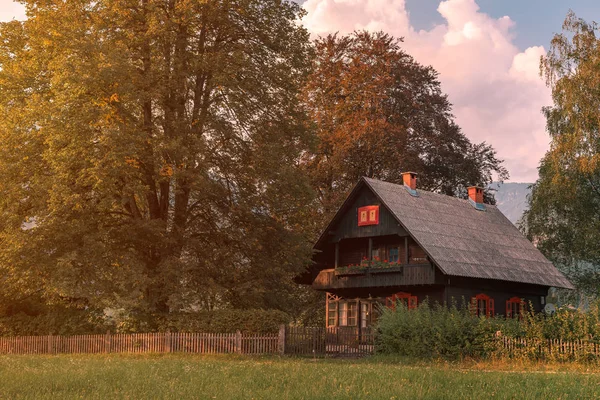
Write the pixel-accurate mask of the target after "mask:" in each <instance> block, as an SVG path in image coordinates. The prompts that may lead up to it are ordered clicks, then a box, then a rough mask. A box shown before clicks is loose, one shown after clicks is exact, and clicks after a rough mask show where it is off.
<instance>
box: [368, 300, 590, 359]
mask: <svg viewBox="0 0 600 400" xmlns="http://www.w3.org/2000/svg"><path fill="white" fill-rule="evenodd" d="M599 315H600V312H599V308H598V307H597V306H594V307H592V308H591V309H590V310H589V311H587V312H581V311H578V310H570V309H560V310H558V311H557V313H556V314H555V315H554V316H552V317H548V316H546V315H545V314H542V313H537V314H535V313H527V314H525V315H524V316H523V318H522V319H521V320H517V319H505V318H504V317H503V316H499V317H496V318H483V317H477V316H474V315H472V314H471V313H470V312H469V310H468V307H465V305H464V304H463V305H462V307H457V306H456V304H453V305H452V306H450V307H444V306H440V305H437V304H436V305H434V306H430V305H429V304H428V303H427V302H423V303H421V304H420V305H419V306H418V307H417V308H416V309H414V310H408V309H407V307H406V306H405V305H403V304H401V303H399V304H397V306H396V308H395V310H391V309H388V308H382V309H381V317H380V319H379V322H378V325H377V329H378V336H377V349H378V351H379V352H382V353H390V354H398V355H403V356H409V357H416V358H448V359H459V358H464V357H486V356H496V357H513V358H515V357H516V358H523V357H524V358H529V359H542V358H544V359H553V360H556V361H566V360H592V359H596V358H597V356H596V354H595V351H596V350H595V349H596V347H595V346H594V345H595V344H600V318H599ZM502 337H508V338H509V339H524V340H523V341H518V342H516V343H517V344H516V345H514V346H513V348H511V350H510V351H507V350H506V349H504V348H503V344H502V340H501V338H502ZM549 340H561V341H565V342H568V341H571V342H575V341H576V342H578V343H577V346H574V347H573V348H568V350H567V351H565V350H564V348H563V349H558V350H557V348H553V347H552V346H554V345H553V344H552V343H551V342H549ZM582 342H584V344H583V345H582V344H581V343H582ZM586 344H589V345H586ZM580 349H581V351H580ZM586 349H587V350H586Z"/></svg>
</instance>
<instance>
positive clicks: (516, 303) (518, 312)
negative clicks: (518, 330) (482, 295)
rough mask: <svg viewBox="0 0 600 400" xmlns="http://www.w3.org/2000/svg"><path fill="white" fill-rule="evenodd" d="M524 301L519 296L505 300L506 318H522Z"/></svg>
mask: <svg viewBox="0 0 600 400" xmlns="http://www.w3.org/2000/svg"><path fill="white" fill-rule="evenodd" d="M524 309H525V301H524V300H523V299H521V298H519V297H511V298H510V299H508V300H506V318H519V319H521V318H523V311H524Z"/></svg>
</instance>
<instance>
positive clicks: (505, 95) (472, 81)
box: [304, 0, 551, 182]
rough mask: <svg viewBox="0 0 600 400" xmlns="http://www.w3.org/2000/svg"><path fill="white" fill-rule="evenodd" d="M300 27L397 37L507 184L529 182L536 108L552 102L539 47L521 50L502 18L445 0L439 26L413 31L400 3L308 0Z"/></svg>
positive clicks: (535, 148)
mask: <svg viewBox="0 0 600 400" xmlns="http://www.w3.org/2000/svg"><path fill="white" fill-rule="evenodd" d="M304 8H305V9H306V10H307V11H308V14H307V15H306V17H305V18H304V24H305V26H306V27H307V29H309V31H311V32H312V33H313V34H317V35H318V34H326V33H329V32H340V33H349V32H352V31H353V30H355V29H368V30H372V31H374V30H383V31H386V32H388V33H391V34H393V35H395V36H404V38H405V39H404V48H405V49H406V51H407V52H408V53H409V54H411V55H413V56H414V57H415V59H416V60H417V61H419V62H420V63H422V64H425V65H432V66H433V67H434V68H435V69H436V70H437V71H438V72H439V73H440V80H441V82H442V89H443V90H444V91H445V92H446V93H448V96H449V98H450V101H451V102H452V103H453V105H454V114H455V115H456V121H457V123H458V124H459V125H460V126H461V127H462V129H463V131H464V132H465V134H466V135H467V136H468V137H469V138H470V139H471V140H472V141H474V142H481V141H486V142H488V143H491V144H492V145H493V146H494V147H495V148H496V149H497V150H498V154H499V156H500V157H501V158H503V159H505V160H506V167H507V168H508V169H509V171H510V174H511V180H512V181H527V182H531V181H533V180H535V179H536V178H537V165H538V163H539V160H540V158H541V157H542V156H543V155H544V153H545V152H546V150H547V149H548V143H549V138H548V135H547V134H546V132H545V120H544V117H543V115H542V114H541V111H540V110H541V108H542V107H543V106H545V105H548V104H551V98H550V90H549V89H548V88H547V87H546V86H545V85H544V82H543V81H542V80H541V78H540V77H539V75H538V73H539V60H540V56H541V55H543V54H545V50H544V48H543V47H541V46H536V47H530V48H528V49H526V50H525V51H523V52H521V51H519V49H518V48H517V47H516V46H515V45H514V43H513V39H514V35H513V33H512V31H511V29H512V28H513V26H514V22H513V21H512V20H511V19H510V18H509V17H507V16H505V17H502V18H497V19H495V18H492V17H490V16H489V15H487V14H485V13H482V12H480V10H479V6H478V5H477V3H476V1H475V0H446V1H442V2H441V3H440V4H439V7H438V12H439V13H440V14H441V15H442V17H443V18H444V19H445V22H444V23H443V24H440V25H437V26H434V27H433V28H431V29H429V30H420V31H417V30H415V29H414V27H412V26H411V24H410V14H409V13H408V11H407V10H406V7H405V1H404V0H307V1H306V2H305V3H304Z"/></svg>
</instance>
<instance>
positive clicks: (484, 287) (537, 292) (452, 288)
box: [445, 277, 548, 315]
mask: <svg viewBox="0 0 600 400" xmlns="http://www.w3.org/2000/svg"><path fill="white" fill-rule="evenodd" d="M449 282H450V284H449V285H448V286H446V294H445V301H446V303H447V304H451V303H452V301H455V302H456V303H457V304H458V305H461V304H462V303H463V298H464V299H465V301H466V303H467V304H468V303H469V301H470V299H471V298H472V297H474V296H476V295H478V294H485V295H487V296H490V297H491V298H493V299H494V303H495V309H494V311H495V314H496V315H504V314H505V310H506V301H507V300H508V299H510V298H512V297H519V298H522V299H524V300H525V303H526V304H527V308H528V309H530V305H531V306H532V307H533V311H535V312H540V311H542V309H543V308H544V305H545V304H542V296H543V297H544V300H545V297H546V296H547V295H548V287H545V286H538V285H528V284H521V283H512V282H504V281H492V280H485V279H469V278H458V277H450V278H449Z"/></svg>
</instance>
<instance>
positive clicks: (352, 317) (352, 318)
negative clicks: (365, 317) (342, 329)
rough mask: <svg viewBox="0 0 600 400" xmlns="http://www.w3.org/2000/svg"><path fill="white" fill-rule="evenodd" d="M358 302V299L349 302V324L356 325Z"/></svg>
mask: <svg viewBox="0 0 600 400" xmlns="http://www.w3.org/2000/svg"><path fill="white" fill-rule="evenodd" d="M356 303H357V302H356V301H351V302H348V321H347V326H356V319H357V317H358V307H357V304H356Z"/></svg>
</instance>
